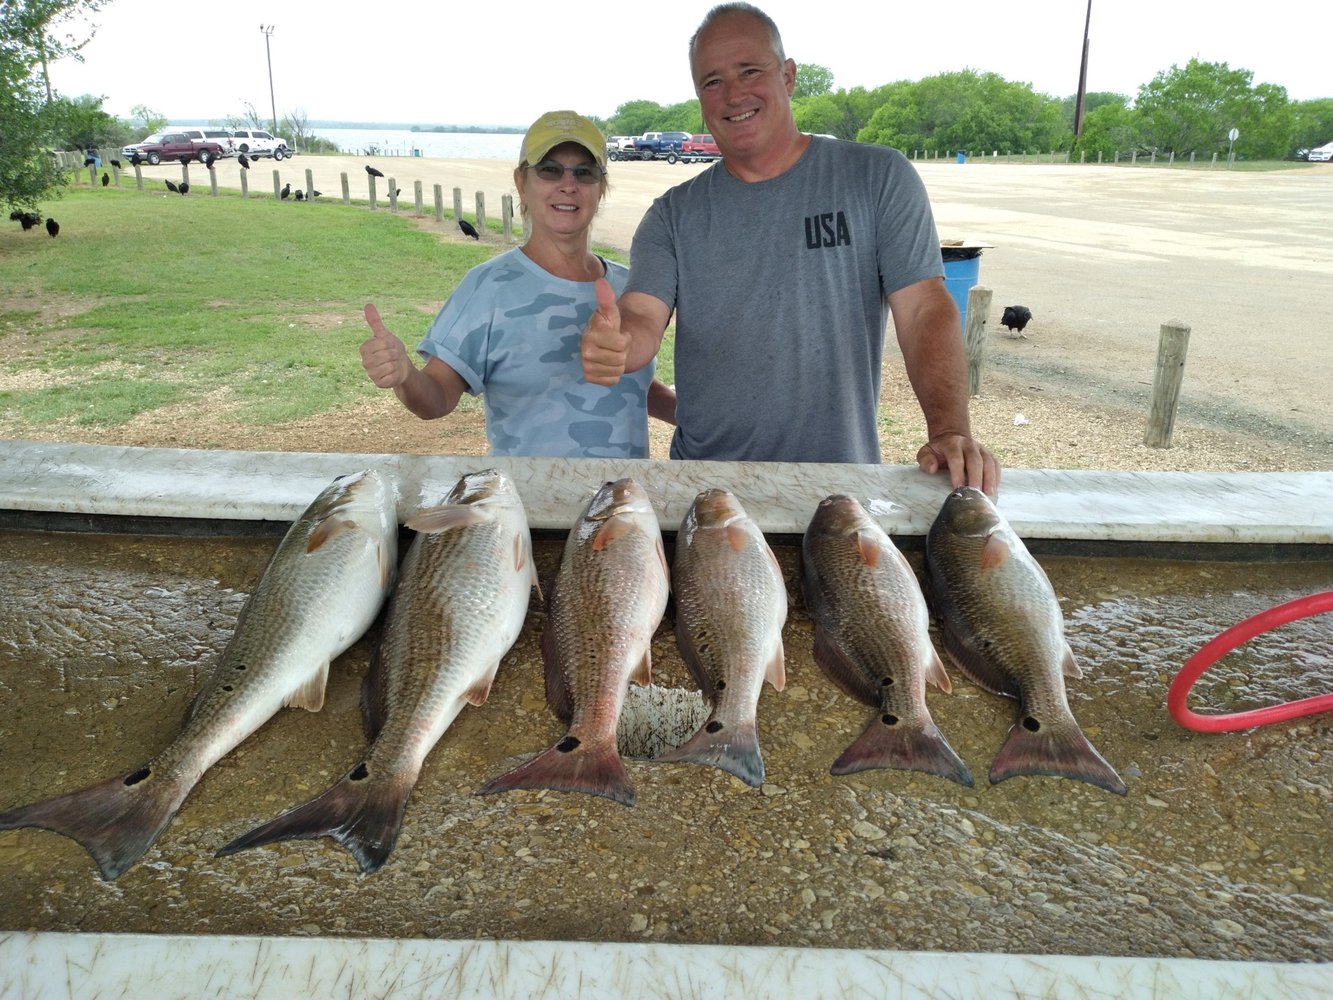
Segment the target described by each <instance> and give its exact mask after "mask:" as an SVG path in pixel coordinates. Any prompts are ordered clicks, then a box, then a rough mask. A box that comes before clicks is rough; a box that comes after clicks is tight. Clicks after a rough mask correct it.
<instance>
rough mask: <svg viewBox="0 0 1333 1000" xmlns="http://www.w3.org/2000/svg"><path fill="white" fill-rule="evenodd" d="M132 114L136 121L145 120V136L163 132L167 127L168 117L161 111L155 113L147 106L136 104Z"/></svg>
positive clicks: (131, 109)
mask: <svg viewBox="0 0 1333 1000" xmlns="http://www.w3.org/2000/svg"><path fill="white" fill-rule="evenodd" d="M130 114H132V115H134V117H135V118H136V119H142V120H143V130H144V133H145V134H151V133H153V132H161V131H162V130H163V129H164V128H166V127H167V116H166V115H164V114H162V112H160V111H154V110H153V109H152V108H150V107H149V106H148V105H146V104H136V105H135V106H134V107H132V108H130Z"/></svg>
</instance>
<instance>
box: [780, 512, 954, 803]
mask: <svg viewBox="0 0 1333 1000" xmlns="http://www.w3.org/2000/svg"><path fill="white" fill-rule="evenodd" d="M801 567H802V589H803V592H804V595H805V604H806V609H807V610H808V611H809V613H810V617H811V618H812V619H813V620H814V622H815V660H816V662H817V663H818V664H819V666H820V668H821V669H822V670H823V671H824V673H825V674H826V675H827V676H828V677H829V679H830V680H832V681H833V682H834V683H835V684H836V685H837V686H838V687H839V688H841V689H842V690H843V691H844V692H846V693H847V694H849V695H851V696H852V697H853V698H856V699H857V700H858V701H861V702H863V703H864V704H867V705H872V706H874V707H875V708H877V709H878V710H879V711H878V713H877V714H876V716H875V717H874V718H873V719H871V721H870V724H869V725H868V726H867V727H866V729H865V731H864V732H863V733H862V734H861V735H860V736H859V737H858V738H857V739H856V741H855V742H853V743H852V744H851V745H850V746H849V747H848V748H847V749H846V750H845V751H843V753H842V755H841V756H840V757H839V758H838V759H837V760H836V761H835V762H834V764H833V766H832V768H830V771H831V773H833V774H851V773H853V772H856V771H861V770H865V769H867V768H877V767H890V768H903V769H907V770H915V771H922V772H925V773H927V774H936V775H939V776H940V777H944V778H948V779H949V780H951V781H956V782H958V783H959V784H961V785H968V786H970V785H971V784H972V776H971V774H970V773H968V770H967V766H966V765H965V764H964V763H963V761H962V760H961V758H959V756H958V754H957V753H955V752H954V750H953V748H952V747H951V746H949V743H948V741H947V740H945V738H944V736H943V734H942V733H941V732H940V731H939V728H938V727H937V726H936V725H935V722H934V720H933V719H932V718H931V715H930V709H929V708H928V707H927V706H926V682H927V681H930V682H931V683H933V684H935V685H936V686H938V687H939V688H940V689H941V690H943V691H946V692H947V691H949V690H950V686H949V678H948V676H947V675H946V674H945V672H944V667H943V665H942V664H941V663H940V659H939V656H938V655H937V654H936V652H935V647H934V646H933V645H932V644H931V641H930V615H929V611H928V609H927V607H926V602H925V598H924V596H923V595H922V593H921V588H920V586H919V585H918V583H917V580H916V574H915V573H914V572H913V571H912V568H911V566H909V565H908V563H907V560H906V559H905V558H904V557H903V555H902V553H901V552H899V551H898V549H897V547H896V546H894V544H893V542H892V540H891V539H890V538H889V536H888V535H887V534H886V533H885V532H884V530H883V529H882V528H881V527H880V526H879V524H878V523H877V522H875V521H874V520H873V519H872V518H871V517H870V516H869V515H868V514H867V513H866V512H865V509H864V508H863V507H862V506H861V504H860V503H859V502H858V501H857V500H855V499H854V498H852V497H847V496H841V495H835V496H830V497H827V498H825V499H824V500H823V501H821V502H820V504H819V507H818V508H817V509H816V511H815V515H814V517H813V518H811V521H810V525H809V527H808V528H807V529H806V532H805V537H804V539H803V540H802V548H801Z"/></svg>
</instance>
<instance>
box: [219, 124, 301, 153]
mask: <svg viewBox="0 0 1333 1000" xmlns="http://www.w3.org/2000/svg"><path fill="white" fill-rule="evenodd" d="M231 136H232V142H234V143H235V144H236V151H237V152H238V153H244V154H245V155H246V156H249V157H256V156H271V157H273V159H275V160H281V159H282V158H283V157H285V156H294V155H296V151H295V150H293V149H292V148H291V143H289V142H288V141H287V140H286V139H281V138H279V137H278V136H276V135H274V134H273V133H272V132H265V131H264V130H263V129H262V128H237V129H232V131H231Z"/></svg>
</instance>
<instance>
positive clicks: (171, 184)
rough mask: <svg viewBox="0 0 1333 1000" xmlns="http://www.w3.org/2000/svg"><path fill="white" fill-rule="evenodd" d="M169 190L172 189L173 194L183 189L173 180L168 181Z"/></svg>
mask: <svg viewBox="0 0 1333 1000" xmlns="http://www.w3.org/2000/svg"><path fill="white" fill-rule="evenodd" d="M167 190H168V191H170V192H171V193H172V194H180V191H181V189H180V188H178V187H177V186H176V185H175V184H173V183H172V182H171V181H167Z"/></svg>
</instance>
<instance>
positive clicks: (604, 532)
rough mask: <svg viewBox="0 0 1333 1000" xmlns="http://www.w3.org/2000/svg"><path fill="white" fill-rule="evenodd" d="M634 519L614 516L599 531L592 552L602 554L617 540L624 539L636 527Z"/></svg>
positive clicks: (603, 523)
mask: <svg viewBox="0 0 1333 1000" xmlns="http://www.w3.org/2000/svg"><path fill="white" fill-rule="evenodd" d="M634 523H635V522H634V519H633V518H632V517H625V516H624V515H622V514H612V515H611V516H610V517H608V518H607V519H606V520H605V521H603V522H602V526H601V527H600V528H598V529H597V534H596V536H595V537H594V538H593V540H592V550H593V551H594V552H601V551H602V549H604V548H606V547H607V546H608V545H610V544H611V543H612V542H614V541H615V540H616V539H617V538H623V537H624V535H625V533H626V532H627V531H629V530H630V529H631V528H633V527H634Z"/></svg>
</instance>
